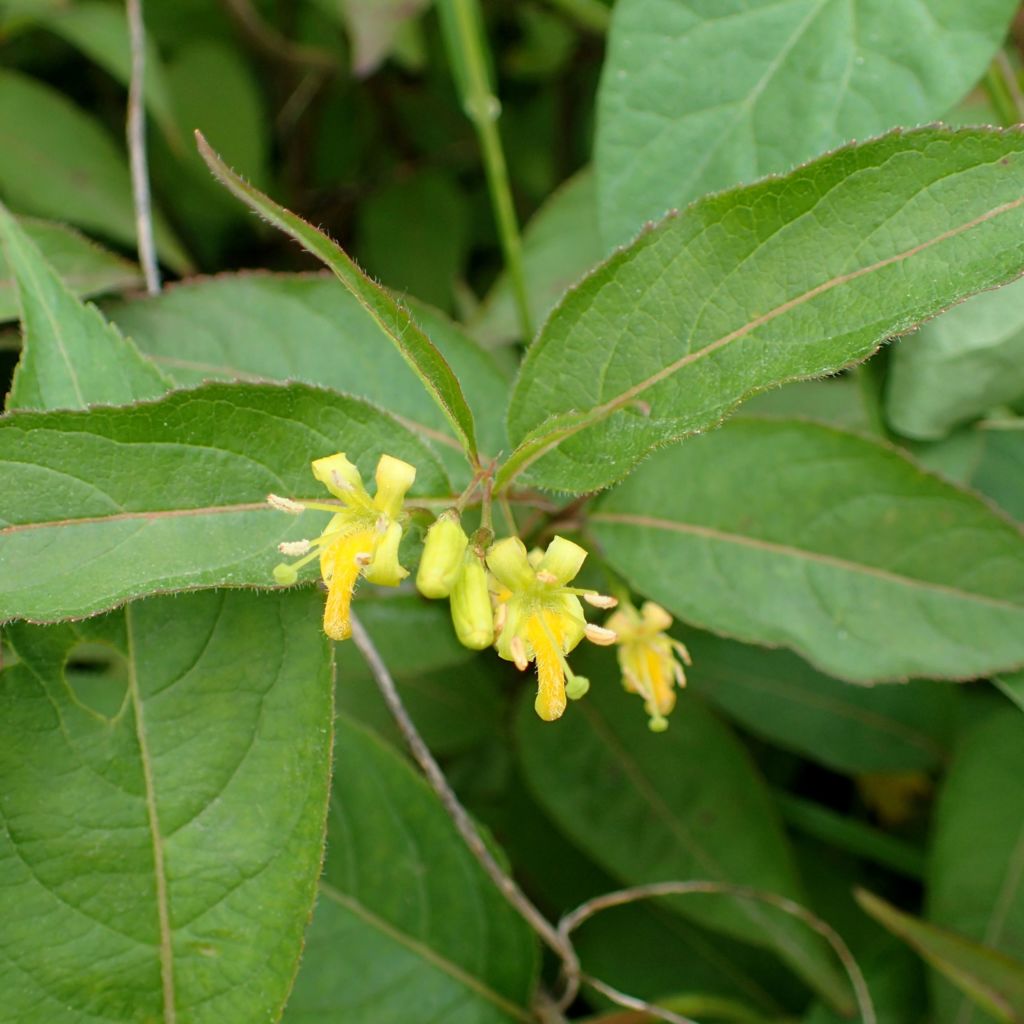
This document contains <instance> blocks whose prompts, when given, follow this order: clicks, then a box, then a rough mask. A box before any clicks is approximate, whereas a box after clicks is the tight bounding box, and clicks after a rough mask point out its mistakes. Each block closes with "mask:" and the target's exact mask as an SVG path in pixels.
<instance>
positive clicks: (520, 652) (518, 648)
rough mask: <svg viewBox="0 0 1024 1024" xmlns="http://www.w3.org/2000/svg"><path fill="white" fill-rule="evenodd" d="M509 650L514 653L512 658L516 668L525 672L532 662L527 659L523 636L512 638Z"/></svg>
mask: <svg viewBox="0 0 1024 1024" xmlns="http://www.w3.org/2000/svg"><path fill="white" fill-rule="evenodd" d="M509 651H510V653H511V654H512V660H513V661H514V662H515V664H516V668H517V669H519V671H520V672H525V671H526V670H527V669H528V668H529V667H530V663H529V661H527V660H526V644H524V643H523V638H522V637H521V636H516V637H513V638H512V643H510V644H509Z"/></svg>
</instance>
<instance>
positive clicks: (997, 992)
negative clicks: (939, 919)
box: [856, 889, 1024, 1024]
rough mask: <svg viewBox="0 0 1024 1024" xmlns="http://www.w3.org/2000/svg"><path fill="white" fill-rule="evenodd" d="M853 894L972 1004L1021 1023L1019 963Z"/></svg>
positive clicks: (1023, 993)
mask: <svg viewBox="0 0 1024 1024" xmlns="http://www.w3.org/2000/svg"><path fill="white" fill-rule="evenodd" d="M856 895H857V902H858V903H860V905H861V907H862V908H863V909H864V911H865V912H866V913H868V914H870V915H871V916H872V917H873V918H874V919H875V920H876V921H878V922H879V923H880V924H883V925H884V926H885V927H886V928H888V929H889V931H891V932H892V933H893V934H894V935H898V936H899V937H900V938H901V939H903V940H904V942H908V943H909V944H910V945H911V946H913V947H914V949H916V950H917V952H918V953H920V954H921V956H922V957H924V959H925V960H927V961H928V963H930V964H931V965H932V967H934V968H935V969H936V970H938V971H941V972H942V974H944V975H945V976H946V977H947V978H949V980H950V981H952V982H953V983H954V984H955V985H956V986H957V988H959V989H960V990H961V991H962V992H964V993H965V994H966V995H967V996H968V997H969V998H970V999H971V1001H972V1002H974V1003H976V1004H977V1005H979V1006H982V1007H984V1008H985V1009H986V1010H988V1011H989V1012H990V1013H992V1014H993V1015H994V1016H995V1018H996V1019H997V1020H1000V1021H1004V1022H1006V1024H1019V1022H1020V1021H1024V962H1021V961H1019V960H1012V959H1011V958H1010V957H1008V956H1003V955H1002V954H1001V953H997V952H996V951H995V950H992V949H989V948H988V947H987V946H983V945H981V943H978V942H974V941H972V940H971V939H965V938H963V937H962V936H961V935H958V934H957V933H956V932H952V931H947V930H946V929H945V928H938V927H936V926H935V925H933V924H928V923H927V922H925V921H919V920H918V919H917V918H915V917H911V916H910V915H909V914H904V913H902V912H901V911H899V910H897V909H896V908H895V907H894V906H892V905H891V904H889V903H886V902H885V900H882V899H879V898H878V897H877V896H873V895H872V894H871V893H869V892H865V891H864V890H862V889H861V890H858V891H857V893H856ZM969 1012H970V1011H969ZM968 1019H969V1018H964V1020H965V1021H966V1020H968Z"/></svg>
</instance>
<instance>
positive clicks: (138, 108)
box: [125, 0, 160, 295]
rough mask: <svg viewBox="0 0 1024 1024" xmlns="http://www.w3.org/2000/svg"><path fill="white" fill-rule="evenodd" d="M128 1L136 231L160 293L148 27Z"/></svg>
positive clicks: (149, 281)
mask: <svg viewBox="0 0 1024 1024" xmlns="http://www.w3.org/2000/svg"><path fill="white" fill-rule="evenodd" d="M126 3H127V13H128V32H129V38H130V41H131V57H132V73H131V81H130V82H129V85H128V121H127V124H126V127H125V134H126V135H127V139H128V157H129V160H130V162H131V172H132V199H133V201H134V204H135V231H136V235H137V236H138V245H139V263H140V264H141V266H142V273H143V275H144V276H145V279H146V291H147V292H149V294H150V295H159V294H160V268H159V266H158V265H157V260H156V241H155V238H154V235H153V201H152V198H151V196H150V192H149V166H148V164H147V162H146V100H145V80H146V28H145V24H144V23H143V20H142V0H126Z"/></svg>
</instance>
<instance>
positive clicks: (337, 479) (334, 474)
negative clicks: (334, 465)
mask: <svg viewBox="0 0 1024 1024" xmlns="http://www.w3.org/2000/svg"><path fill="white" fill-rule="evenodd" d="M331 482H332V483H333V484H334V486H335V487H337V488H338V490H339V491H344V492H345V493H346V494H348V493H350V492H351V491H354V490H355V488H354V487H353V486H352V485H351V484H350V483H349V482H348V481H347V480H346V479H345V478H344V477H343V476H342V475H341V474H340V473H339V472H338V471H337V470H336V469H332V470H331Z"/></svg>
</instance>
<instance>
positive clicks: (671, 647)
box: [605, 601, 690, 732]
mask: <svg viewBox="0 0 1024 1024" xmlns="http://www.w3.org/2000/svg"><path fill="white" fill-rule="evenodd" d="M671 625H672V616H671V615H669V613H668V612H667V611H665V609H664V608H662V607H661V605H659V604H655V603H654V602H653V601H646V602H644V605H643V607H642V608H641V609H640V611H637V610H636V608H634V607H633V606H632V605H631V604H624V605H623V606H622V607H621V608H620V609H619V610H618V611H617V612H615V614H614V615H612V616H611V617H610V618H609V619H608V621H607V622H606V623H605V627H606V628H607V629H610V630H612V631H613V632H614V633H615V634H616V637H617V639H616V643H617V644H618V647H619V649H618V657H619V668H621V669H622V685H623V686H624V687H625V688H626V690H628V691H629V692H630V693H638V694H640V696H641V697H643V699H644V710H645V711H646V712H647V714H648V715H650V716H651V720H650V723H649V724H650V727H651V729H652V730H653V731H654V732H663V731H664V730H665V729H667V728H668V719H667V718H666V717H665V716H666V715H667V714H668V713H669V712H670V711H671V710H672V709H673V708H674V707H675V704H676V691H675V687H676V686H677V685H678V686H679V687H680V688H682V687H684V686H685V685H686V674H685V673H684V671H683V665H689V664H690V652H689V651H687V649H686V648H685V647H684V646H683V645H682V644H681V643H680V642H679V641H678V640H674V639H673V638H672V637H670V636H668V635H667V633H666V630H667V629H668V628H669V627H670V626H671Z"/></svg>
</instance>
